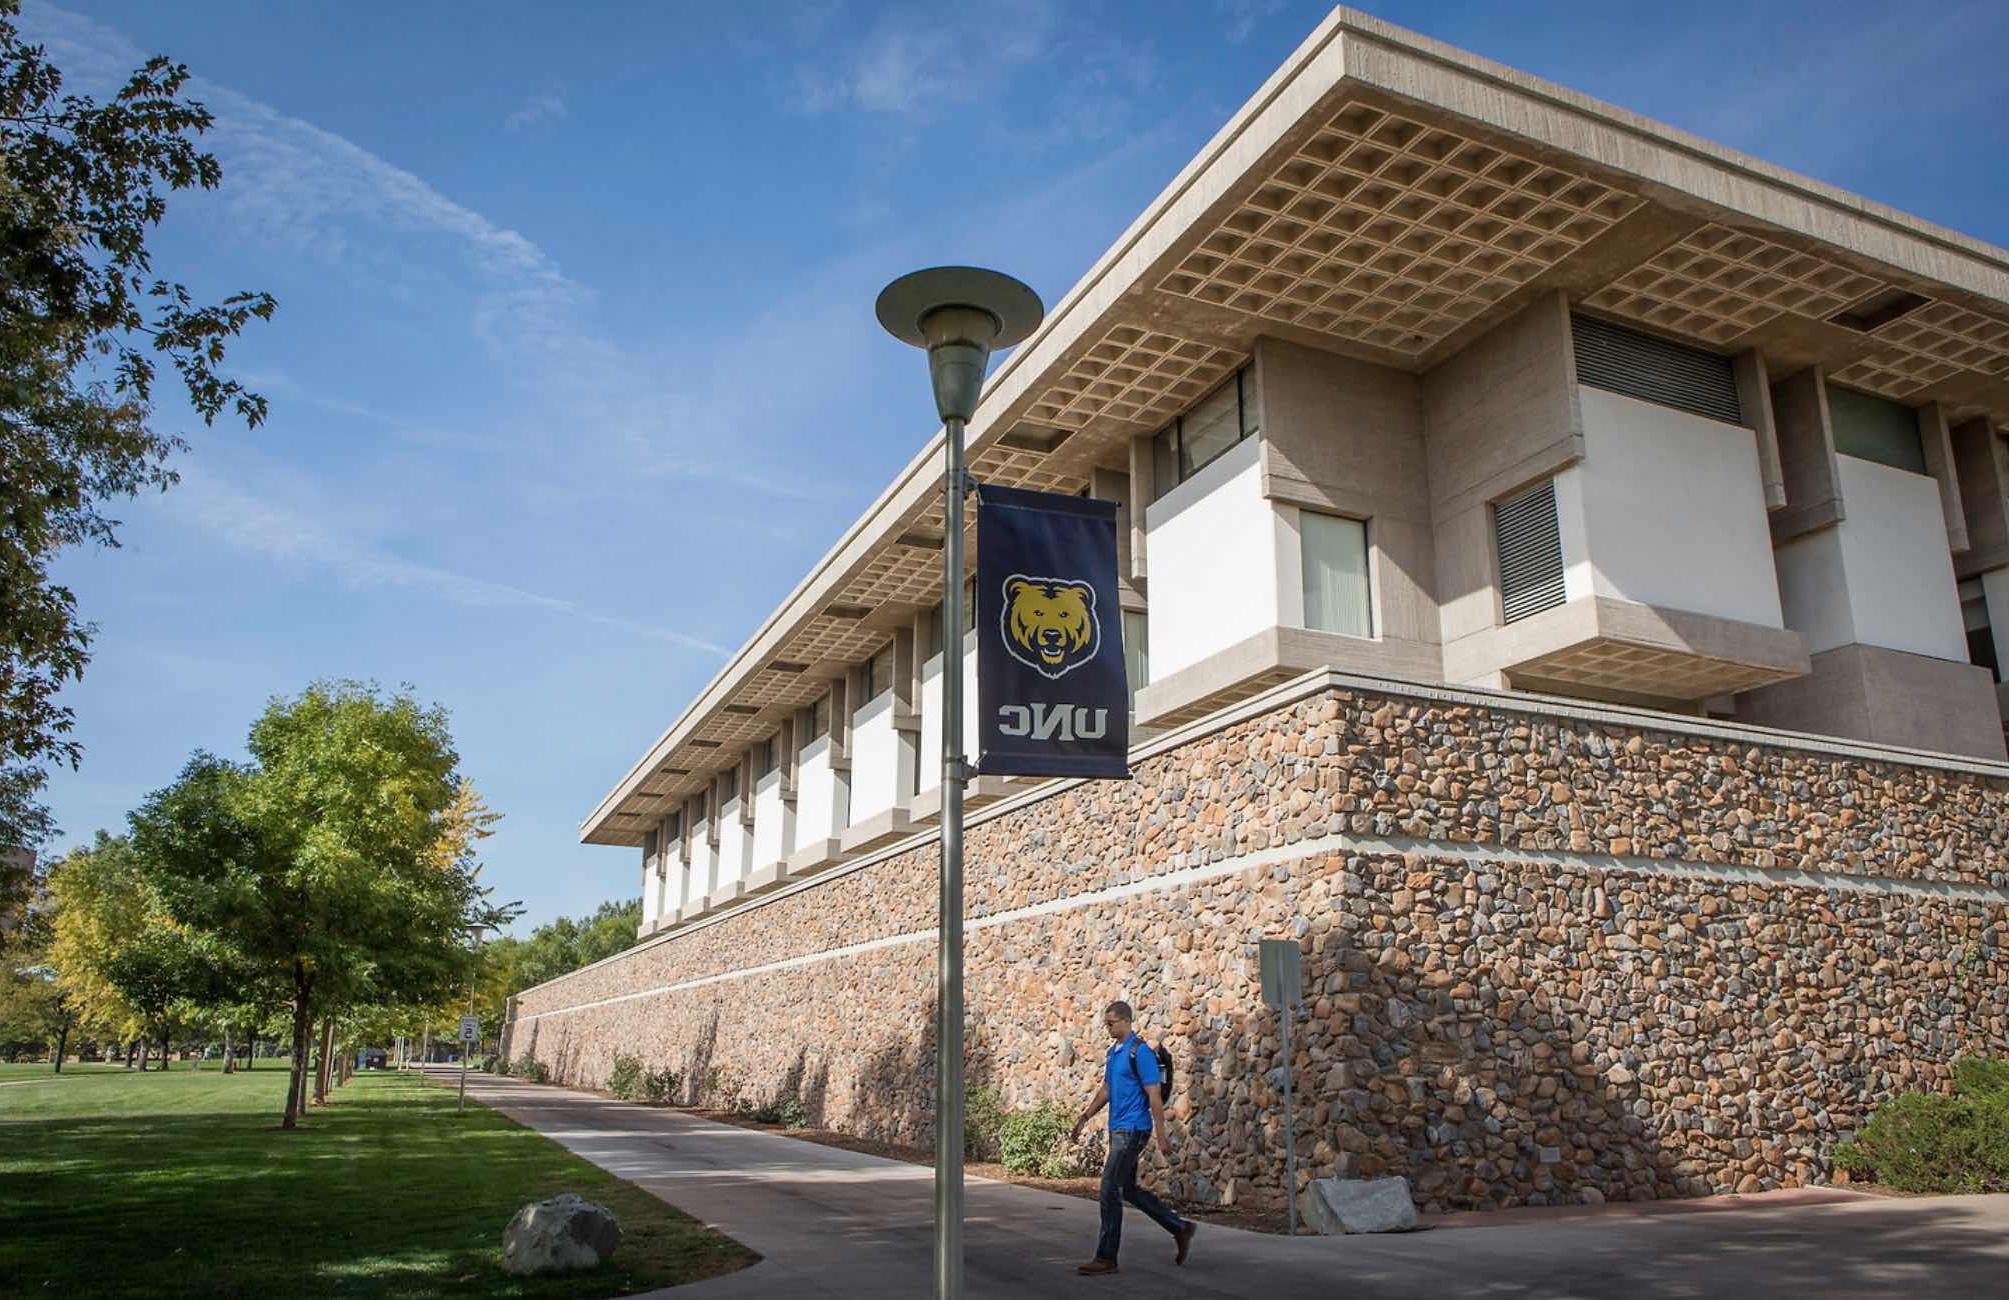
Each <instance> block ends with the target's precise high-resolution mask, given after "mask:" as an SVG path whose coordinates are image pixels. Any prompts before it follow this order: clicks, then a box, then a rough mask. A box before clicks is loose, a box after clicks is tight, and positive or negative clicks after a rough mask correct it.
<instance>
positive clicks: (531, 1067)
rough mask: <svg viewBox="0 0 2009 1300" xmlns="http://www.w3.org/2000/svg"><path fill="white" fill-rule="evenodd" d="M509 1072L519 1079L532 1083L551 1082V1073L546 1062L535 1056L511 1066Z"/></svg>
mask: <svg viewBox="0 0 2009 1300" xmlns="http://www.w3.org/2000/svg"><path fill="white" fill-rule="evenodd" d="M509 1072H510V1073H511V1074H513V1075H515V1076H516V1077H517V1078H519V1079H528V1080H530V1082H532V1083H549V1082H551V1071H550V1070H549V1069H548V1068H547V1067H546V1066H545V1064H544V1062H542V1061H540V1060H538V1059H537V1058H536V1057H534V1056H526V1057H524V1058H523V1059H522V1060H520V1061H518V1062H517V1063H516V1064H515V1065H512V1066H510V1067H509Z"/></svg>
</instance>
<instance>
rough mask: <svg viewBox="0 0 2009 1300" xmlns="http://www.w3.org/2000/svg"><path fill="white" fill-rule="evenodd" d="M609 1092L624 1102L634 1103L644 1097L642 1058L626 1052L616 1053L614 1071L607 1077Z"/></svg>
mask: <svg viewBox="0 0 2009 1300" xmlns="http://www.w3.org/2000/svg"><path fill="white" fill-rule="evenodd" d="M607 1091H608V1092H611V1093H613V1094H614V1095H615V1096H616V1097H619V1098H620V1099H621V1100H622V1101H634V1100H636V1099H637V1098H638V1097H640V1096H641V1095H642V1058H641V1057H639V1056H630V1055H628V1054H627V1053H626V1052H616V1053H614V1069H613V1072H612V1073H610V1074H609V1075H608V1076H607Z"/></svg>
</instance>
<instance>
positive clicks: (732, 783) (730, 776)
mask: <svg viewBox="0 0 2009 1300" xmlns="http://www.w3.org/2000/svg"><path fill="white" fill-rule="evenodd" d="M738 797H739V769H738V768H737V767H729V768H727V769H726V770H725V771H723V772H721V773H719V778H718V801H719V803H720V804H721V805H724V804H729V803H731V802H732V801H733V800H734V799H737V798H738Z"/></svg>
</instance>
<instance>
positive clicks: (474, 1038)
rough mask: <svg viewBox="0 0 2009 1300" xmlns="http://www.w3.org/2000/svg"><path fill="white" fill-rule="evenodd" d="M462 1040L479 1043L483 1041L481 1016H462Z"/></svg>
mask: <svg viewBox="0 0 2009 1300" xmlns="http://www.w3.org/2000/svg"><path fill="white" fill-rule="evenodd" d="M460 1041H461V1042H463V1043H478V1042H480V1041H481V1019H480V1017H478V1016H462V1017H461V1018H460Z"/></svg>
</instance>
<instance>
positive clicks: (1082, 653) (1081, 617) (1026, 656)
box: [1002, 574, 1102, 679]
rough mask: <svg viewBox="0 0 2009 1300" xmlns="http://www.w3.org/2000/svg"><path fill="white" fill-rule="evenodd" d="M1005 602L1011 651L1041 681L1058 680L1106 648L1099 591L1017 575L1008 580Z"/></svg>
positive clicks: (1006, 633) (1062, 580)
mask: <svg viewBox="0 0 2009 1300" xmlns="http://www.w3.org/2000/svg"><path fill="white" fill-rule="evenodd" d="M1004 597H1005V604H1004V619H1003V623H1004V627H1003V629H1002V630H1003V633H1004V643H1005V649H1006V650H1008V651H1010V652H1011V657H1012V658H1014V659H1016V660H1018V661H1019V662H1020V663H1022V664H1024V665H1025V666H1026V667H1028V668H1031V669H1033V670H1034V671H1035V672H1037V673H1039V674H1040V676H1042V677H1048V678H1056V679H1057V678H1059V677H1061V676H1063V675H1064V674H1066V673H1069V672H1072V671H1073V670H1075V669H1076V668H1079V667H1081V665H1083V664H1085V663H1087V662H1088V661H1089V660H1091V659H1093V658H1094V657H1095V654H1096V651H1098V650H1100V649H1101V648H1102V625H1101V623H1100V622H1098V621H1097V619H1096V617H1095V588H1093V587H1091V586H1089V585H1088V584H1087V583H1085V582H1078V581H1073V580H1070V579H1066V578H1028V577H1026V576H1024V575H1023V574H1013V575H1012V576H1011V577H1009V578H1006V579H1005V584H1004Z"/></svg>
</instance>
